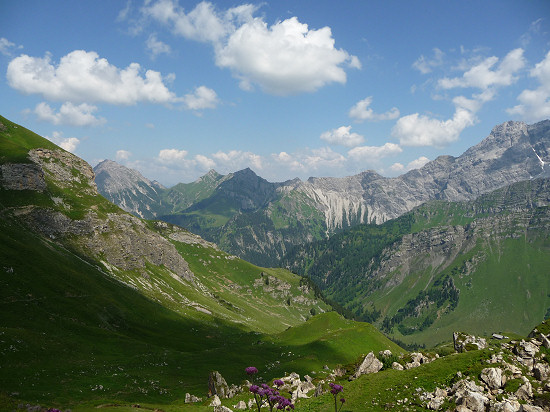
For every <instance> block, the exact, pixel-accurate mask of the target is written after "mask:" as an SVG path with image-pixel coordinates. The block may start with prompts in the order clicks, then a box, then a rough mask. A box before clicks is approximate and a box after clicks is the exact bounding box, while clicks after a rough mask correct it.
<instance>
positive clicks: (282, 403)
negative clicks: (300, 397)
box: [245, 366, 294, 412]
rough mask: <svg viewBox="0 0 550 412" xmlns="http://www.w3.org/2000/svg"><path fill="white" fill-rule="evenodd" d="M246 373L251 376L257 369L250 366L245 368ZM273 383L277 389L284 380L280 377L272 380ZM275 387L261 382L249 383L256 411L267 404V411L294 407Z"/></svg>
mask: <svg viewBox="0 0 550 412" xmlns="http://www.w3.org/2000/svg"><path fill="white" fill-rule="evenodd" d="M245 372H246V374H247V375H249V376H252V375H254V374H256V373H258V369H256V368H255V367H254V366H250V367H248V368H246V369H245ZM273 384H274V385H275V386H277V389H279V388H280V387H281V386H283V385H284V382H283V381H282V380H280V379H276V380H275V381H273ZM277 389H275V388H271V387H270V386H269V385H267V384H265V383H262V384H261V385H250V388H249V390H250V392H252V393H253V394H254V400H255V401H256V406H257V407H258V412H260V411H261V408H262V406H264V405H265V406H267V407H268V408H269V411H270V412H272V411H273V410H274V409H278V410H291V409H294V404H293V403H292V402H291V401H290V399H287V398H285V397H284V396H282V395H281V394H280V393H279V391H278V390H277Z"/></svg>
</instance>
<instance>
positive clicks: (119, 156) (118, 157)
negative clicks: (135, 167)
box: [115, 150, 132, 161]
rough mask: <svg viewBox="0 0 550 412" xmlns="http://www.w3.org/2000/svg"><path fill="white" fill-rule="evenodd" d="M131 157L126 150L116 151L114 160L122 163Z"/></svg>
mask: <svg viewBox="0 0 550 412" xmlns="http://www.w3.org/2000/svg"><path fill="white" fill-rule="evenodd" d="M131 156H132V153H131V152H129V151H127V150H117V152H116V157H115V158H116V160H118V161H123V160H128V159H129V158H130V157H131Z"/></svg>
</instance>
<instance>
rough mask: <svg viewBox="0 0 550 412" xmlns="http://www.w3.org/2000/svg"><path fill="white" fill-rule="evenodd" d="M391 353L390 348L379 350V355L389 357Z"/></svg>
mask: <svg viewBox="0 0 550 412" xmlns="http://www.w3.org/2000/svg"><path fill="white" fill-rule="evenodd" d="M391 355H392V353H391V350H389V349H386V350H381V351H380V352H378V356H380V357H384V358H387V357H389V356H391Z"/></svg>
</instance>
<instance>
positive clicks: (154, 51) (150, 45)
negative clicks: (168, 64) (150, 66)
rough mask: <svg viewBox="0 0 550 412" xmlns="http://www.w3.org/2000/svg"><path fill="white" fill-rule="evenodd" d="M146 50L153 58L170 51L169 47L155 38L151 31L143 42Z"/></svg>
mask: <svg viewBox="0 0 550 412" xmlns="http://www.w3.org/2000/svg"><path fill="white" fill-rule="evenodd" d="M145 45H146V46H147V50H148V51H149V53H150V54H151V57H152V58H153V59H155V58H156V57H157V56H158V55H160V54H170V53H172V49H171V47H170V46H169V45H168V44H166V43H163V42H162V41H160V40H158V39H157V35H156V34H155V33H152V34H151V35H150V36H149V37H148V38H147V41H146V42H145Z"/></svg>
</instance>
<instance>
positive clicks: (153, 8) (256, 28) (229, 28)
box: [142, 0, 361, 95]
mask: <svg viewBox="0 0 550 412" xmlns="http://www.w3.org/2000/svg"><path fill="white" fill-rule="evenodd" d="M257 9H258V6H255V5H251V4H244V5H241V6H238V7H234V8H230V9H227V10H226V11H219V10H217V9H216V8H215V6H214V5H213V4H212V3H209V2H205V1H203V2H201V3H199V4H198V5H197V6H196V7H195V8H194V9H193V10H191V11H190V12H188V13H186V12H185V11H184V9H183V8H181V7H180V6H179V5H178V4H177V2H175V1H173V0H159V1H156V2H152V3H148V4H147V5H146V6H145V7H143V9H142V13H143V15H144V16H145V17H146V18H150V19H153V20H156V21H157V22H160V23H161V24H164V25H165V26H167V27H168V28H169V29H170V30H172V32H173V33H174V34H176V35H179V36H182V37H185V38H187V39H193V40H197V41H202V42H208V43H211V44H212V46H213V47H214V52H215V59H216V64H217V65H218V66H219V67H222V68H228V69H230V70H231V71H232V72H233V74H234V76H235V77H236V78H238V79H240V81H241V83H240V85H241V87H242V88H243V89H245V90H251V89H252V88H253V86H254V85H257V86H259V87H260V88H261V89H262V90H264V91H265V92H267V93H271V94H275V95H290V94H296V93H301V92H313V91H315V90H317V89H319V88H321V87H323V86H325V85H327V84H330V83H345V82H346V72H345V70H344V68H343V67H344V66H347V67H351V68H360V67H361V62H360V61H359V59H358V58H357V57H356V56H352V55H350V54H348V52H346V51H345V50H342V49H336V48H335V47H334V43H335V41H334V39H333V38H332V31H331V29H330V28H329V27H323V28H321V29H318V30H314V29H309V28H308V26H307V24H302V23H300V22H299V21H298V19H297V18H296V17H292V18H290V19H287V20H284V21H279V22H277V23H275V24H273V25H271V26H268V25H267V23H266V22H265V21H264V20H263V18H260V17H256V18H254V17H253V14H254V13H255V12H256V10H257Z"/></svg>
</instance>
